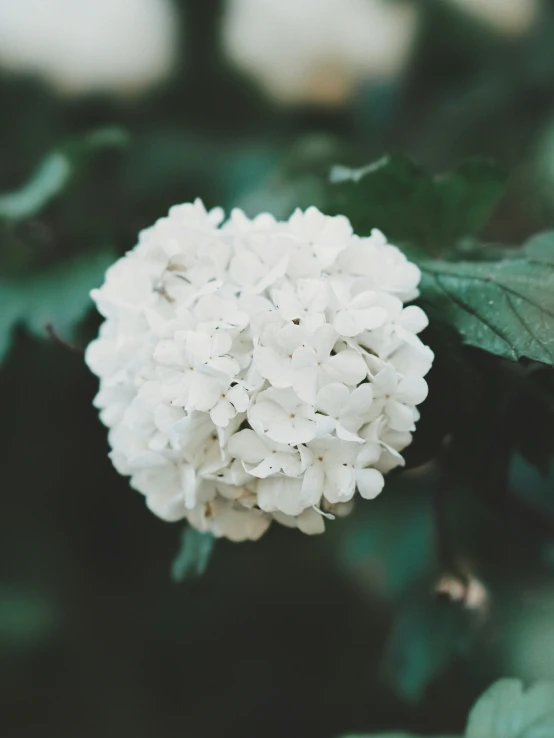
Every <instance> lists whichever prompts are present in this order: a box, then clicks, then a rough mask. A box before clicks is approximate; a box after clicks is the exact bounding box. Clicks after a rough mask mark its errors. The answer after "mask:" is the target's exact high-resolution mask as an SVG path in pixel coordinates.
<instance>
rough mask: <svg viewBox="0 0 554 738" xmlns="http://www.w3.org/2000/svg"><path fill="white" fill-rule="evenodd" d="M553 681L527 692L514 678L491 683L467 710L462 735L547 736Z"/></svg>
mask: <svg viewBox="0 0 554 738" xmlns="http://www.w3.org/2000/svg"><path fill="white" fill-rule="evenodd" d="M553 735H554V682H539V683H538V684H535V685H534V686H532V687H531V688H530V689H528V690H527V691H524V689H523V685H522V683H521V682H520V681H518V680H517V679H502V680H500V681H499V682H496V684H493V685H492V687H491V688H490V689H488V690H487V691H486V692H485V694H484V695H483V696H482V697H481V698H480V699H479V700H478V701H477V704H476V705H475V706H474V707H473V709H472V710H471V712H470V715H469V720H468V724H467V730H466V738H551V736H553Z"/></svg>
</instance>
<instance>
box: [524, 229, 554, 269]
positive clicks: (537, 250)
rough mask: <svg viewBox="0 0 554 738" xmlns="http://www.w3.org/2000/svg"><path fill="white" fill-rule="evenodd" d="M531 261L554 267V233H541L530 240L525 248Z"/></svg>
mask: <svg viewBox="0 0 554 738" xmlns="http://www.w3.org/2000/svg"><path fill="white" fill-rule="evenodd" d="M524 249H525V253H526V254H527V257H528V258H529V259H531V261H537V262H539V263H544V264H550V265H551V266H554V231H546V232H545V233H539V234H537V235H536V236H533V237H532V238H530V239H529V240H528V241H527V243H526V244H525V246H524Z"/></svg>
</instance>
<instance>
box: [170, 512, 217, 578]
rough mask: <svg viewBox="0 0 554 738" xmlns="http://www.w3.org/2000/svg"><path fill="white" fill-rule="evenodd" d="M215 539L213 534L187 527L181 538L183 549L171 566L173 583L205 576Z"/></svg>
mask: <svg viewBox="0 0 554 738" xmlns="http://www.w3.org/2000/svg"><path fill="white" fill-rule="evenodd" d="M214 543H215V538H214V537H213V535H212V534H211V533H201V532H200V531H199V530H196V528H193V527H192V526H187V527H186V528H185V529H184V531H183V535H182V537H181V548H180V549H179V553H178V554H177V556H176V557H175V559H174V561H173V564H172V565H171V576H172V579H173V581H175V582H182V581H184V580H185V579H191V578H192V577H199V576H202V574H204V572H205V571H206V568H207V566H208V562H209V560H210V557H211V555H212V551H213V547H214Z"/></svg>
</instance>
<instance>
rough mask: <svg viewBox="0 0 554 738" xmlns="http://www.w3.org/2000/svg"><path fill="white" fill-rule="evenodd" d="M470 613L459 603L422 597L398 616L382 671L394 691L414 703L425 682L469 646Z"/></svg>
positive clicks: (422, 692)
mask: <svg viewBox="0 0 554 738" xmlns="http://www.w3.org/2000/svg"><path fill="white" fill-rule="evenodd" d="M472 623H473V620H472V614H471V613H470V612H468V611H467V610H466V609H465V608H464V607H463V606H462V605H460V604H457V603H452V602H450V601H446V600H443V599H439V598H431V597H430V596H429V597H426V598H425V599H418V600H416V601H414V602H412V603H411V604H409V605H407V606H406V607H405V608H404V609H403V610H402V611H401V612H400V613H399V615H398V617H397V619H396V621H395V623H394V625H393V628H392V632H391V635H390V637H389V643H388V646H387V653H386V657H385V673H386V674H387V677H388V679H389V680H390V682H391V684H392V686H393V687H394V689H395V690H396V691H397V692H398V694H399V695H400V696H401V697H403V698H404V699H405V700H407V701H409V702H417V701H419V700H420V699H421V697H422V696H423V695H424V693H425V690H426V688H427V687H428V685H429V684H430V683H431V682H432V681H433V680H434V679H436V678H437V677H438V676H440V674H442V673H443V672H444V671H445V670H446V669H447V667H448V666H449V665H450V664H451V663H452V662H453V661H454V660H455V659H456V658H457V657H459V656H460V655H462V654H463V653H464V652H465V651H466V650H467V649H468V647H469V646H470V644H471V640H472V631H473V626H472Z"/></svg>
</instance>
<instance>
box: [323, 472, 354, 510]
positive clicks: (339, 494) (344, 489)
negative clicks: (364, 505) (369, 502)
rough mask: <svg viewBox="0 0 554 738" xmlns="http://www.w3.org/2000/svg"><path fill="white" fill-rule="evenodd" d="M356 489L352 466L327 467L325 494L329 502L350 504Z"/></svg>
mask: <svg viewBox="0 0 554 738" xmlns="http://www.w3.org/2000/svg"><path fill="white" fill-rule="evenodd" d="M355 489H356V480H355V476H354V469H353V467H351V466H348V465H344V466H335V465H333V466H326V468H325V488H324V492H323V494H324V495H325V499H326V500H328V501H329V502H348V500H351V499H352V497H353V495H354V491H355Z"/></svg>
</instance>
